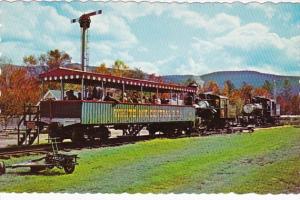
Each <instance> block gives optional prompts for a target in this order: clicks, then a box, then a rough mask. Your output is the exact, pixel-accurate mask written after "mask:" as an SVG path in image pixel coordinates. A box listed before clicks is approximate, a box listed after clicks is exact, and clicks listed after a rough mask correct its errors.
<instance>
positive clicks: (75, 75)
mask: <svg viewBox="0 0 300 200" xmlns="http://www.w3.org/2000/svg"><path fill="white" fill-rule="evenodd" d="M39 77H40V79H41V80H43V81H52V82H60V81H61V80H63V81H64V82H65V83H73V84H81V79H82V78H83V79H84V80H85V82H86V83H92V84H93V83H101V82H103V83H105V86H108V87H115V88H122V86H123V84H124V85H125V88H126V89H136V90H139V89H140V88H141V87H143V90H145V91H156V89H158V90H160V91H161V92H164V91H170V90H172V91H175V92H193V93H195V92H196V90H197V88H194V87H186V86H182V85H178V84H171V83H161V82H155V81H149V80H142V79H134V78H126V77H118V76H112V75H104V74H100V73H94V72H83V71H81V70H74V69H68V68H56V69H53V70H51V71H48V72H45V73H42V74H40V76H39Z"/></svg>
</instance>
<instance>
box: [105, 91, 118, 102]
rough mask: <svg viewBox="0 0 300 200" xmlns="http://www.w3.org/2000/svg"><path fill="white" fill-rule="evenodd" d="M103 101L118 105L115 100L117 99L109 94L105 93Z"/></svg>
mask: <svg viewBox="0 0 300 200" xmlns="http://www.w3.org/2000/svg"><path fill="white" fill-rule="evenodd" d="M103 101H112V102H114V103H120V101H119V100H117V99H115V98H113V97H112V94H111V93H110V92H107V93H106V96H105V98H104V100H103Z"/></svg>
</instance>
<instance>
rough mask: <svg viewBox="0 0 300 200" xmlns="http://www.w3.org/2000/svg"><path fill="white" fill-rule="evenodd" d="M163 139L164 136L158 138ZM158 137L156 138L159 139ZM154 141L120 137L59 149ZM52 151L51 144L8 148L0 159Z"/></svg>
mask: <svg viewBox="0 0 300 200" xmlns="http://www.w3.org/2000/svg"><path fill="white" fill-rule="evenodd" d="M158 137H162V136H158ZM158 137H156V138H158ZM150 139H153V138H151V137H150V136H148V135H146V136H138V137H118V138H111V139H109V140H108V141H105V142H98V141H97V142H84V143H82V144H80V145H78V144H77V145H75V144H73V143H72V142H64V143H59V144H58V148H59V149H60V150H61V151H71V150H81V149H87V148H89V149H91V148H104V147H110V146H120V145H125V144H132V143H135V142H138V141H145V140H150ZM50 151H52V146H51V144H38V145H32V146H20V147H7V148H1V149H0V159H9V158H10V157H20V156H24V155H31V154H41V153H47V152H50Z"/></svg>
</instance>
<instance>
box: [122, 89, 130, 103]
mask: <svg viewBox="0 0 300 200" xmlns="http://www.w3.org/2000/svg"><path fill="white" fill-rule="evenodd" d="M121 101H122V102H124V103H128V98H127V94H126V92H124V93H123V96H122V98H121Z"/></svg>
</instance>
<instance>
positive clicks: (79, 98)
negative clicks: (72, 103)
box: [77, 92, 82, 100]
mask: <svg viewBox="0 0 300 200" xmlns="http://www.w3.org/2000/svg"><path fill="white" fill-rule="evenodd" d="M77 96H78V97H77V99H78V100H81V98H82V96H81V92H78V94H77Z"/></svg>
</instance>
